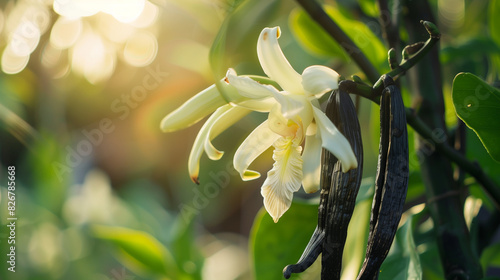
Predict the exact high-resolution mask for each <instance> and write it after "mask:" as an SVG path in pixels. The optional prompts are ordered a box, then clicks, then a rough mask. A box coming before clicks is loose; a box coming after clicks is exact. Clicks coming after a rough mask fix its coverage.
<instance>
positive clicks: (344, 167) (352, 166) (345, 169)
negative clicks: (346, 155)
mask: <svg viewBox="0 0 500 280" xmlns="http://www.w3.org/2000/svg"><path fill="white" fill-rule="evenodd" d="M356 168H358V161H357V160H356V159H354V161H350V162H348V163H346V164H344V163H342V172H344V173H346V172H348V171H349V170H351V169H356Z"/></svg>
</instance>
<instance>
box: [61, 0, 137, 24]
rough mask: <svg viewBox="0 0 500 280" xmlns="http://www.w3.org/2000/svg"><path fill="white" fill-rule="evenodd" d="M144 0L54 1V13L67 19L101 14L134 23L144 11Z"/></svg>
mask: <svg viewBox="0 0 500 280" xmlns="http://www.w3.org/2000/svg"><path fill="white" fill-rule="evenodd" d="M144 4H145V0H107V1H100V0H55V1H54V5H53V8H54V11H55V12H56V13H58V14H60V15H62V16H65V17H68V18H80V17H88V16H92V15H95V14H97V13H98V12H103V13H107V14H110V15H112V16H113V17H114V18H116V19H117V20H118V21H120V22H125V23H128V22H132V21H134V20H135V19H136V18H137V17H138V16H139V15H140V14H141V13H142V10H143V9H144Z"/></svg>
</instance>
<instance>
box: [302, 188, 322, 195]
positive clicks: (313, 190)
mask: <svg viewBox="0 0 500 280" xmlns="http://www.w3.org/2000/svg"><path fill="white" fill-rule="evenodd" d="M305 191H306V193H309V194H311V193H315V192H317V191H319V186H318V187H317V188H313V189H307V190H305Z"/></svg>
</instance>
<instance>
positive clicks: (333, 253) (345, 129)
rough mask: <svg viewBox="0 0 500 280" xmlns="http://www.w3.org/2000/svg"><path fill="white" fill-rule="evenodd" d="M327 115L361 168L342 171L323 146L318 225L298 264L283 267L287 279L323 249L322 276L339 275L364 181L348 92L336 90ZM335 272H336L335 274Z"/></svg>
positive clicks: (358, 130) (361, 150)
mask: <svg viewBox="0 0 500 280" xmlns="http://www.w3.org/2000/svg"><path fill="white" fill-rule="evenodd" d="M326 115H327V117H328V118H329V119H330V120H331V121H332V122H333V123H334V124H335V126H336V127H337V128H338V129H339V131H340V132H341V133H342V134H343V135H344V136H345V137H346V138H347V140H348V141H349V143H350V144H351V147H352V149H353V151H354V154H355V155H356V159H357V161H358V168H356V169H353V170H350V171H349V172H347V173H343V172H342V171H341V170H342V169H341V162H340V161H338V159H337V158H336V157H335V156H334V155H333V154H331V153H330V152H329V151H327V150H325V149H323V153H322V156H321V177H320V187H321V194H320V204H319V207H318V226H317V227H316V230H315V231H314V233H313V235H312V237H311V240H310V241H309V243H308V245H307V247H306V249H305V250H304V253H303V254H302V256H301V257H300V259H299V261H298V262H297V264H293V265H288V266H287V267H285V269H284V270H283V275H284V276H285V278H286V279H288V278H289V277H290V275H291V274H292V273H300V272H303V271H304V270H306V269H307V268H308V267H309V266H311V265H312V264H313V263H314V261H315V260H316V258H317V257H318V255H319V254H320V253H323V257H322V267H323V268H322V279H339V278H340V271H341V267H342V253H343V248H344V244H345V239H346V234H347V226H348V224H349V221H350V217H351V216H352V212H353V210H354V205H355V202H356V195H357V192H358V190H359V186H360V183H361V176H362V166H363V147H362V141H361V130H360V126H359V121H358V118H357V115H356V109H355V107H354V104H353V102H352V100H351V98H350V97H349V95H348V94H347V93H346V92H343V91H334V93H333V94H332V95H331V96H330V99H329V100H328V102H327V107H326ZM330 235H331V236H330ZM325 266H327V267H328V268H325ZM332 275H337V276H335V277H334V278H332V277H333V276H332Z"/></svg>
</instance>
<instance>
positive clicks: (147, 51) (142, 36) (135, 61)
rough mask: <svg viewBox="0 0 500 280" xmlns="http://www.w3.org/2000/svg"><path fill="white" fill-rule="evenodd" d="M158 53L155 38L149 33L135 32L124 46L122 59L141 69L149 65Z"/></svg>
mask: <svg viewBox="0 0 500 280" xmlns="http://www.w3.org/2000/svg"><path fill="white" fill-rule="evenodd" d="M157 52H158V42H157V41H156V37H155V36H153V35H152V34H151V33H149V32H137V33H135V34H134V35H132V36H131V37H130V38H129V39H128V41H127V44H126V45H125V49H124V50H123V57H124V58H125V61H126V62H127V63H129V64H130V65H132V66H136V67H142V66H146V65H148V64H150V63H151V62H152V61H153V60H154V59H155V57H156V54H157Z"/></svg>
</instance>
